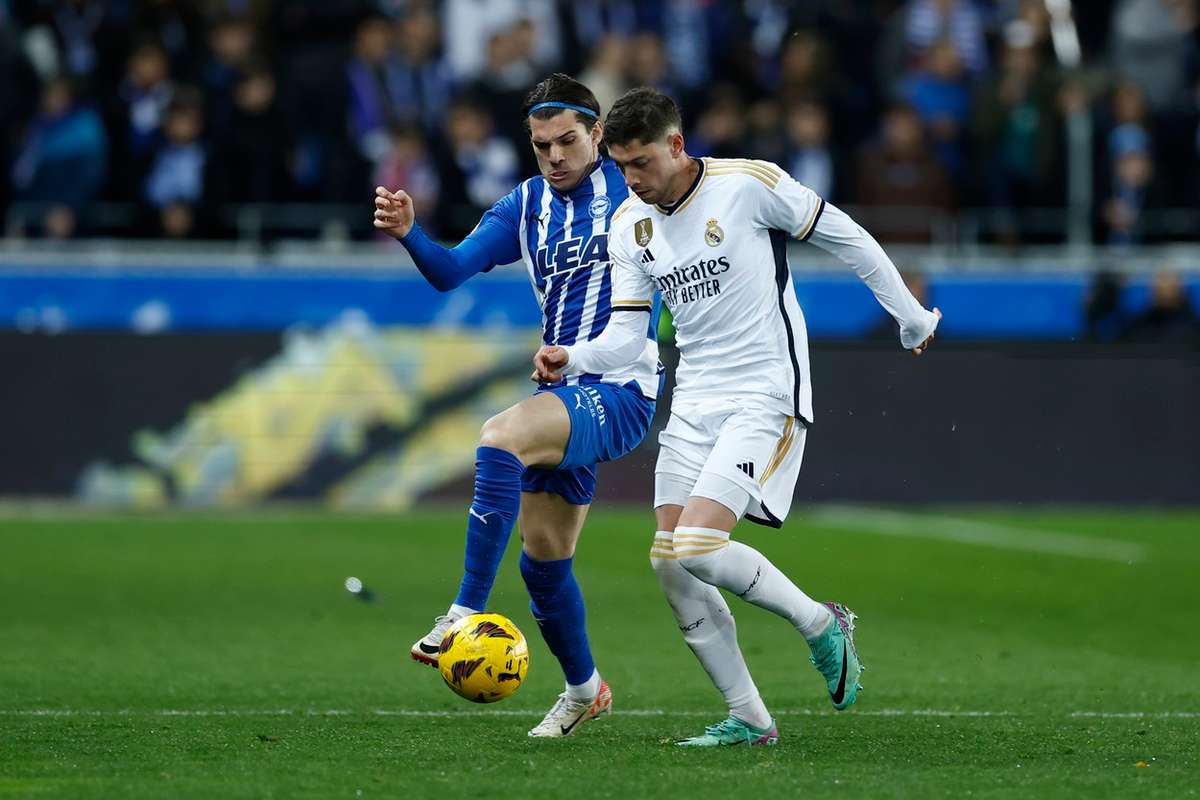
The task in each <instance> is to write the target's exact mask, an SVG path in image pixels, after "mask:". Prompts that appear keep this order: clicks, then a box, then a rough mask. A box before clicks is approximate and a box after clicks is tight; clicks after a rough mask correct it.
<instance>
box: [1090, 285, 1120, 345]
mask: <svg viewBox="0 0 1200 800" xmlns="http://www.w3.org/2000/svg"><path fill="white" fill-rule="evenodd" d="M1123 291H1124V286H1123V281H1122V279H1121V276H1120V275H1119V274H1117V273H1116V272H1114V271H1112V270H1108V269H1104V270H1101V271H1100V272H1097V273H1096V275H1095V277H1093V278H1092V285H1091V286H1090V287H1089V288H1088V293H1087V297H1086V299H1085V301H1084V307H1083V319H1084V329H1085V330H1086V332H1087V334H1086V335H1087V338H1088V339H1089V340H1091V341H1094V342H1112V341H1116V340H1117V339H1119V338H1120V337H1122V336H1123V335H1124V334H1125V329H1126V326H1127V324H1128V323H1127V321H1126V319H1125V312H1124V309H1123V308H1122V307H1121V294H1122V292H1123Z"/></svg>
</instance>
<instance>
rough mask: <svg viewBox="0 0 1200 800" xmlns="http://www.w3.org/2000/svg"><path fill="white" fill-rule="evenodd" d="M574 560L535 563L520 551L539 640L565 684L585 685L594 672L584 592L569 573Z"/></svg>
mask: <svg viewBox="0 0 1200 800" xmlns="http://www.w3.org/2000/svg"><path fill="white" fill-rule="evenodd" d="M573 560H574V559H570V558H564V559H562V560H561V561H535V560H534V559H532V558H530V557H529V555H528V554H526V553H525V551H524V550H522V551H521V577H522V578H524V579H525V587H526V588H527V589H529V608H530V609H531V610H532V611H533V618H534V619H535V620H537V624H538V627H539V628H541V629H542V638H543V639H545V640H546V644H547V645H549V647H550V652H551V653H554V657H555V658H557V659H558V663H559V664H561V665H562V670H563V675H565V676H566V678H567V683H570V684H572V685H575V686H579V685H580V684H584V683H587V681H588V679H590V678H591V677H592V673H593V672H595V670H596V664H595V662H594V661H592V650H591V648H590V647H588V638H587V628H586V626H585V625H584V621H585V620H584V610H583V593H582V592H580V591H579V584H578V583H576V582H575V575H574V573H572V572H571V562H572V561H573Z"/></svg>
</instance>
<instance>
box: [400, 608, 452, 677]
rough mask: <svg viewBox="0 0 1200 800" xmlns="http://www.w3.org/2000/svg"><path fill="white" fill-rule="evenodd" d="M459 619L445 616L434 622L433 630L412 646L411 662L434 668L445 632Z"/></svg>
mask: <svg viewBox="0 0 1200 800" xmlns="http://www.w3.org/2000/svg"><path fill="white" fill-rule="evenodd" d="M459 619H460V618H459V617H453V616H450V615H445V616H441V617H438V618H437V619H436V620H434V623H433V630H431V631H430V632H429V633H427V634H425V635H424V636H422V637H421V638H420V639H417V641H416V643H415V644H413V646H412V651H411V653H412V657H413V661H420V662H421V663H422V664H428V665H429V666H431V667H434V668H436V667H437V665H438V651H439V650H441V647H442V639H443V638H444V637H445V635H446V631H448V630H450V626H451V625H453V624H454V623H456V622H458V620H459Z"/></svg>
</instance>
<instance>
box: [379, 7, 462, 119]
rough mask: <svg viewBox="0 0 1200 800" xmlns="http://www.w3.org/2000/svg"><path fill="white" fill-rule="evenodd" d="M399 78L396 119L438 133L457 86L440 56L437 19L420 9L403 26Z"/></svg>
mask: <svg viewBox="0 0 1200 800" xmlns="http://www.w3.org/2000/svg"><path fill="white" fill-rule="evenodd" d="M398 33H399V52H400V59H399V62H398V63H397V65H396V67H397V76H396V80H395V81H394V83H393V85H392V93H393V98H394V102H395V106H396V117H397V118H398V119H399V120H400V121H403V122H416V123H419V124H420V125H421V126H423V127H424V129H425V131H426V132H433V131H437V130H439V129H440V128H441V127H442V123H443V122H444V121H445V117H446V106H447V104H448V103H449V102H450V97H451V95H452V93H453V88H454V85H453V83H452V81H451V78H450V68H449V67H448V66H447V65H446V61H445V59H444V58H442V56H441V54H440V53H439V52H438V50H439V47H440V45H441V31H440V30H439V27H438V19H437V16H436V15H435V14H434V13H433V11H431V10H430V9H428V8H424V7H419V8H417V9H415V10H413V11H412V12H411V13H408V14H405V15H404V17H403V18H402V19H401V21H400V23H399V31H398Z"/></svg>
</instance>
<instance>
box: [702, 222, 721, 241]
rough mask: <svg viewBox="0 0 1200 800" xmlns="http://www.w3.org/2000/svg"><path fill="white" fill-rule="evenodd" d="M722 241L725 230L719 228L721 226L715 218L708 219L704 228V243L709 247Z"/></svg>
mask: <svg viewBox="0 0 1200 800" xmlns="http://www.w3.org/2000/svg"><path fill="white" fill-rule="evenodd" d="M723 241H725V231H723V230H721V226H720V225H718V224H717V221H716V220H715V219H710V220H709V221H708V225H706V226H705V228H704V243H705V244H707V245H708V246H709V247H716V246H717V245H719V244H720V243H721V242H723Z"/></svg>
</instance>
